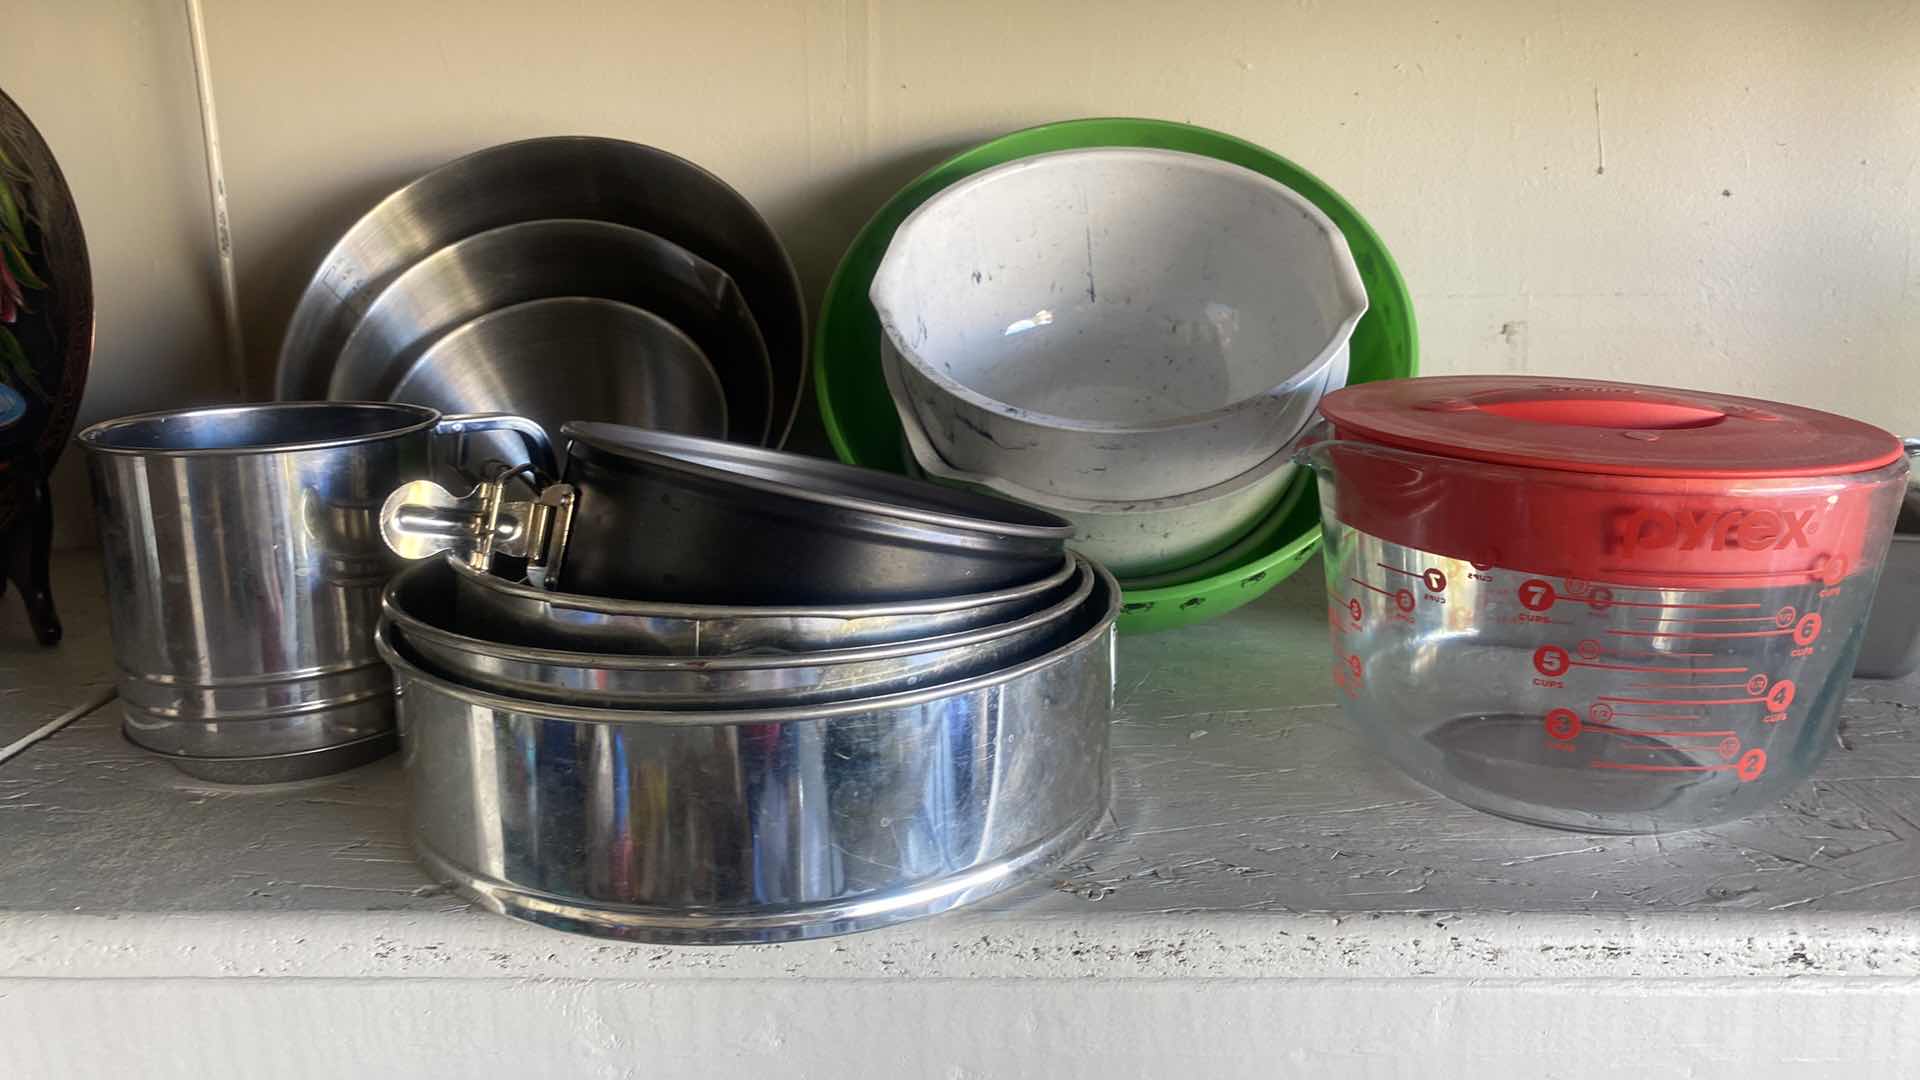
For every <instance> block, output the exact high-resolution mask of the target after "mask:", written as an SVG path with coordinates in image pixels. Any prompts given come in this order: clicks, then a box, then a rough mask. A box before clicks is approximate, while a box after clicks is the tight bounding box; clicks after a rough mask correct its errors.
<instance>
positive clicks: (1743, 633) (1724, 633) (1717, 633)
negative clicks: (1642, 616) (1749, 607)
mask: <svg viewBox="0 0 1920 1080" xmlns="http://www.w3.org/2000/svg"><path fill="white" fill-rule="evenodd" d="M1607 633H1609V634H1619V635H1620V636H1622V637H1666V638H1747V637H1779V636H1780V635H1782V634H1791V633H1793V631H1792V630H1615V629H1612V628H1611V627H1609V628H1608V629H1607Z"/></svg>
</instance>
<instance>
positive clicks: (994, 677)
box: [373, 563, 1120, 727]
mask: <svg viewBox="0 0 1920 1080" xmlns="http://www.w3.org/2000/svg"><path fill="white" fill-rule="evenodd" d="M1087 565H1089V566H1091V567H1092V568H1093V571H1094V574H1095V576H1096V577H1098V578H1099V580H1100V583H1101V585H1102V587H1103V588H1104V589H1105V590H1106V607H1105V610H1103V611H1102V612H1101V614H1100V619H1099V621H1097V622H1096V623H1095V624H1094V625H1093V626H1091V627H1089V628H1088V629H1087V630H1086V632H1085V633H1082V634H1080V635H1078V636H1076V637H1075V638H1074V639H1073V640H1072V641H1069V642H1067V643H1066V644H1064V645H1062V646H1060V647H1059V648H1056V649H1053V650H1051V651H1049V652H1047V653H1045V654H1043V655H1041V656H1036V657H1034V658H1033V659H1031V660H1028V661H1025V662H1023V663H1019V664H1015V665H1013V666H1012V667H1008V668H1002V669H1001V670H999V671H994V672H989V673H988V674H985V675H976V676H974V677H973V678H971V679H962V680H960V681H958V682H950V683H942V684H940V685H938V686H929V687H926V688H924V689H921V690H912V691H908V692H906V693H900V694H888V695H885V696H882V697H870V698H854V699H851V700H848V701H837V702H833V703H831V704H825V705H813V706H807V707H789V708H784V709H726V710H715V711H712V712H706V711H681V712H664V711H657V710H655V711H648V710H642V709H602V708H593V707H591V706H587V705H552V704H548V703H545V702H536V701H523V700H520V699H518V698H510V697H505V696H502V695H499V694H489V693H487V692H485V691H482V690H475V689H473V688H471V687H467V686H462V685H460V684H459V683H456V682H453V681H452V680H450V679H447V678H444V677H442V676H439V675H435V674H433V673H432V672H429V671H427V670H425V669H424V668H422V667H421V666H420V665H419V664H417V663H415V662H414V661H413V660H412V659H411V658H409V657H408V656H406V655H404V654H403V653H402V652H401V651H400V649H403V648H405V647H406V639H405V637H404V635H403V636H402V637H401V640H400V644H399V646H398V647H396V646H395V644H394V643H393V642H392V641H390V640H389V637H390V629H389V627H387V626H385V625H383V626H380V627H378V628H377V629H375V630H374V633H373V641H374V645H375V646H376V647H378V649H379V650H380V658H381V659H383V660H385V661H386V662H387V664H388V665H389V666H391V667H392V668H393V669H394V670H395V671H397V672H399V673H400V674H401V675H403V676H405V677H407V678H410V679H416V680H418V681H420V682H422V683H425V684H427V685H428V686H430V687H432V688H433V689H434V690H435V691H437V692H439V693H443V694H446V695H448V696H449V697H452V698H454V699H456V700H458V701H463V702H465V703H467V704H469V705H477V706H480V707H482V708H486V709H495V710H500V711H504V712H510V713H522V714H525V715H528V716H539V717H542V718H545V719H553V720H573V721H578V722H581V723H590V724H661V725H667V726H673V727H709V726H734V725H739V724H779V723H788V722H791V721H804V720H831V719H833V718H835V717H841V716H861V715H866V714H868V713H877V712H884V711H887V710H891V709H902V708H910V707H912V706H915V705H925V704H927V703H929V702H934V701H941V700H944V699H946V698H952V697H958V696H960V695H963V694H970V693H973V692H974V691H976V690H984V689H987V688H989V687H993V686H999V685H1002V684H1004V683H1008V682H1012V681H1013V680H1015V679H1018V678H1021V677H1023V676H1026V675H1031V674H1033V673H1034V672H1036V671H1040V670H1041V669H1043V668H1048V667H1052V666H1053V665H1055V664H1058V663H1060V662H1062V661H1064V660H1067V659H1069V658H1071V657H1072V656H1074V655H1076V654H1078V653H1079V652H1081V651H1082V650H1084V649H1086V648H1087V647H1088V646H1090V645H1092V644H1093V643H1095V642H1097V641H1099V640H1101V639H1103V638H1107V637H1108V635H1110V634H1111V633H1112V632H1113V624H1114V620H1116V619H1118V618H1119V617H1120V584H1119V583H1118V582H1116V581H1115V580H1114V579H1113V575H1112V574H1110V573H1108V572H1107V570H1106V568H1105V567H1103V566H1101V565H1100V564H1099V563H1088V564H1087ZM403 694H404V691H403Z"/></svg>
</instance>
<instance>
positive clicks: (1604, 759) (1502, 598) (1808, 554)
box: [1301, 380, 1907, 832]
mask: <svg viewBox="0 0 1920 1080" xmlns="http://www.w3.org/2000/svg"><path fill="white" fill-rule="evenodd" d="M1420 381H1422V382H1426V381H1428V380H1420ZM1431 381H1434V382H1440V381H1443V380H1431ZM1329 412H1330V415H1333V414H1335V413H1337V412H1338V405H1337V404H1336V407H1335V409H1333V410H1329ZM1635 419H1640V420H1643V421H1644V420H1645V419H1646V418H1645V416H1638V417H1635ZM1527 422H1534V423H1538V422H1540V421H1531V420H1530V421H1527ZM1337 424H1338V421H1337V420H1336V426H1337ZM1549 426H1551V425H1549ZM1616 426H1618V425H1616ZM1862 426H1864V425H1862ZM1620 430H1621V431H1641V432H1643V433H1645V432H1646V431H1648V430H1650V429H1642V428H1633V427H1624V426H1622V427H1620ZM1333 434H1334V433H1333V432H1323V433H1322V438H1321V440H1320V441H1318V442H1315V443H1312V444H1311V445H1309V446H1307V447H1306V448H1304V449H1303V450H1302V454H1301V456H1302V460H1303V461H1304V462H1306V463H1307V464H1309V465H1311V466H1312V467H1313V468H1314V470H1315V473H1316V476H1317V479H1318V482H1319V491H1320V498H1321V507H1322V515H1323V526H1322V527H1323V536H1324V540H1323V544H1322V553H1323V556H1324V559H1325V566H1326V576H1327V591H1328V600H1329V603H1328V620H1329V625H1330V637H1331V640H1332V644H1333V654H1334V655H1333V682H1334V685H1335V687H1336V694H1337V697H1338V699H1339V700H1340V702H1341V704H1342V706H1343V709H1344V711H1345V713H1346V715H1347V716H1348V718H1349V719H1350V720H1351V721H1352V722H1353V723H1354V724H1355V725H1356V727H1358V728H1359V729H1360V730H1361V731H1362V732H1363V733H1364V734H1365V735H1366V736H1367V737H1368V738H1369V739H1370V740H1371V741H1372V742H1373V743H1374V744H1375V745H1376V746H1378V747H1379V749H1380V750H1381V751H1382V752H1383V753H1384V754H1385V755H1386V756H1387V757H1388V758H1390V759H1391V760H1392V761H1393V762H1394V763H1395V764H1397V765H1398V766H1399V767H1400V768H1401V769H1403V770H1405V771H1406V772H1407V773H1408V774H1409V775H1411V776H1413V777H1414V778H1415V779H1417V780H1419V781H1421V782H1422V783H1424V784H1426V785H1428V786H1429V787H1432V788H1434V789H1436V790H1438V791H1441V792H1442V793H1444V794H1447V795H1450V796H1452V797H1454V798H1456V799H1459V800H1460V801H1462V802H1465V803H1467V804H1469V805H1472V806H1476V807H1479V808H1481V809H1484V810H1487V811H1490V812H1492V813H1496V814H1500V815H1502V816H1506V817H1511V818H1516V819H1519V820H1523V821H1529V822H1534V823H1537V824H1543V825H1552V826H1558V827H1563V828H1570V829H1578V830H1581V831H1587V832H1657V831H1666V830H1671V829H1681V828H1691V827H1696V826H1701V825H1707V824H1712V823H1715V822H1721V821H1727V820H1731V819H1734V818H1737V817H1740V816H1743V815H1745V814H1748V813H1751V812H1752V811H1754V810H1756V809H1758V808H1760V807H1762V806H1765V805H1767V804H1769V803H1771V802H1773V801H1775V800H1777V799H1779V798H1780V797H1781V796H1782V795H1784V794H1785V793H1786V792H1787V791H1788V790H1789V789H1790V788H1792V787H1793V786H1794V785H1795V784H1797V783H1799V781H1801V780H1802V779H1804V778H1805V777H1806V776H1807V774H1808V773H1809V772H1811V771H1812V769H1813V768H1814V766H1815V765H1816V764H1817V763H1818V762H1819V760H1820V758H1821V757H1822V756H1824V754H1825V753H1826V751H1827V749H1828V748H1829V747H1830V746H1831V745H1832V743H1833V741H1834V733H1833V732H1834V727H1835V725H1836V724H1837V722H1838V718H1839V708H1840V704H1841V701H1842V699H1843V697H1844V696H1845V692H1846V687H1847V682H1848V679H1849V676H1850V672H1851V670H1852V667H1853V661H1854V657H1855V654H1856V653H1857V652H1858V650H1859V647H1860V641H1861V636H1862V632H1863V628H1864V624H1865V617H1866V613H1867V610H1868V606H1869V604H1870V603H1871V600H1872V595H1873V590H1874V585H1875V582H1876V580H1877V578H1878V576H1879V573H1880V568H1881V564H1882V563H1883V562H1884V560H1885V557H1886V552H1887V545H1888V540H1889V536H1890V533H1891V530H1892V524H1893V519H1894V515H1895V513H1896V511H1897V509H1898V505H1899V500H1900V495H1901V492H1902V490H1903V488H1904V482H1905V477H1906V472H1907V466H1906V463H1905V461H1904V459H1899V458H1898V457H1897V456H1896V459H1895V460H1894V461H1893V463H1891V464H1886V465H1881V466H1879V467H1876V468H1871V469H1867V470H1863V471H1857V472H1850V473H1836V474H1833V475H1802V476H1783V477H1762V476H1744V477H1737V478H1729V477H1724V476H1707V475H1701V476H1686V475H1680V476H1622V475H1615V474H1608V473H1602V472H1594V471H1584V472H1583V471H1571V470H1565V469H1555V468H1538V467H1526V466H1519V465H1512V464H1500V463H1493V462H1487V461H1480V460H1469V459H1463V458H1459V457H1453V456H1447V455H1443V454H1437V453H1428V452H1423V451H1419V450H1411V449H1406V448H1402V447H1394V446H1385V445H1380V444H1379V443H1377V442H1374V441H1371V440H1369V439H1366V438H1334V437H1331V436H1332V435H1333ZM1341 434H1345V432H1341ZM1526 434H1527V435H1528V436H1529V437H1538V436H1541V435H1544V434H1547V433H1544V432H1534V431H1528V432H1526ZM1888 438H1889V439H1891V437H1890V436H1889V437H1888ZM1892 445H1893V446H1894V447H1895V448H1896V449H1897V447H1898V443H1897V442H1894V443H1893V444H1892ZM1468 449H1469V450H1470V451H1471V450H1472V449H1473V448H1472V447H1471V446H1469V447H1468Z"/></svg>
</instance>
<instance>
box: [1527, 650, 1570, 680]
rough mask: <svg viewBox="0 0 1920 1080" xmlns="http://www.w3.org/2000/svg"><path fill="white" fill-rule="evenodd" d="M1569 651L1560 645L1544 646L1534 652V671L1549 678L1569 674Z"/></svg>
mask: <svg viewBox="0 0 1920 1080" xmlns="http://www.w3.org/2000/svg"><path fill="white" fill-rule="evenodd" d="M1570 663H1571V661H1569V660H1568V659H1567V650H1565V649H1563V648H1561V647H1560V646H1558V645H1542V646H1540V647H1539V648H1537V649H1535V650H1533V669H1534V670H1535V671H1538V672H1539V673H1540V674H1542V675H1545V676H1547V677H1549V678H1555V677H1558V676H1561V675H1565V674H1566V673H1567V666H1568V665H1569V664H1570Z"/></svg>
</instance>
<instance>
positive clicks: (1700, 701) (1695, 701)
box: [1594, 697, 1767, 705]
mask: <svg viewBox="0 0 1920 1080" xmlns="http://www.w3.org/2000/svg"><path fill="white" fill-rule="evenodd" d="M1594 700H1596V701H1611V702H1614V703H1615V704H1618V705H1752V704H1753V703H1754V702H1756V701H1765V700H1767V699H1766V698H1758V697H1735V698H1643V697H1602V698H1595V699H1594Z"/></svg>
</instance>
